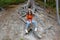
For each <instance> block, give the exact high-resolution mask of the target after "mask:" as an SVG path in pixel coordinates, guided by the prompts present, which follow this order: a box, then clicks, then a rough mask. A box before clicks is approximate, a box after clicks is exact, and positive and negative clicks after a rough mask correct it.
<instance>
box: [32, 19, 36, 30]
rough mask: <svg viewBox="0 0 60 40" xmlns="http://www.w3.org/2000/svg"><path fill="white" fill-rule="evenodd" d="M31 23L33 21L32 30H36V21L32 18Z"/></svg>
mask: <svg viewBox="0 0 60 40" xmlns="http://www.w3.org/2000/svg"><path fill="white" fill-rule="evenodd" d="M32 23H33V25H34V28H33V30H35V31H37V22H36V21H34V20H32Z"/></svg>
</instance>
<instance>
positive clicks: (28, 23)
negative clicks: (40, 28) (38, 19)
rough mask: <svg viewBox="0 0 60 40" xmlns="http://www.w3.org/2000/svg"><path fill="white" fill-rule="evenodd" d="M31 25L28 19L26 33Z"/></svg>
mask: <svg viewBox="0 0 60 40" xmlns="http://www.w3.org/2000/svg"><path fill="white" fill-rule="evenodd" d="M29 25H30V22H29V21H27V22H26V29H25V32H26V33H28V30H27V29H28V28H29Z"/></svg>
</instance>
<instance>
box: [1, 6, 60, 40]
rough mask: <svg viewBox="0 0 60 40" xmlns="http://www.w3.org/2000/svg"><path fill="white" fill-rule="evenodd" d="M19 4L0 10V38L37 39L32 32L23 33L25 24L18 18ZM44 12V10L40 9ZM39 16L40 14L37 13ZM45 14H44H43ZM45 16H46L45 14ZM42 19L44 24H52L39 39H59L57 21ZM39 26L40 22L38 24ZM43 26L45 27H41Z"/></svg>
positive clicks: (14, 39) (15, 39) (59, 33)
mask: <svg viewBox="0 0 60 40" xmlns="http://www.w3.org/2000/svg"><path fill="white" fill-rule="evenodd" d="M19 8H20V5H15V7H14V8H8V9H7V10H4V11H1V12H0V40H38V39H37V38H35V37H33V34H31V35H30V34H29V35H23V34H24V27H25V24H24V22H22V21H21V20H20V19H19V16H18V13H17V10H18V9H19ZM41 12H43V13H44V11H41ZM39 16H41V15H39ZM44 16H45V15H44ZM46 17H47V16H46ZM40 18H42V19H44V20H43V21H44V22H45V24H46V26H53V27H52V29H50V30H49V31H48V30H47V32H46V34H44V37H42V38H41V39H39V40H60V29H59V28H60V26H59V25H58V23H57V21H55V20H53V19H51V18H49V17H47V18H48V21H46V19H45V18H44V17H43V16H41V17H40ZM39 25H40V26H41V24H39ZM43 28H45V27H43Z"/></svg>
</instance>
